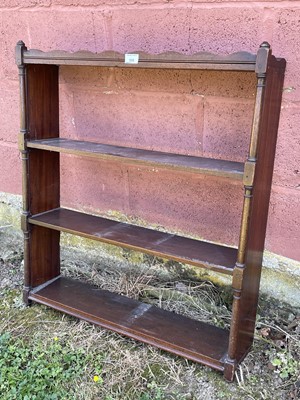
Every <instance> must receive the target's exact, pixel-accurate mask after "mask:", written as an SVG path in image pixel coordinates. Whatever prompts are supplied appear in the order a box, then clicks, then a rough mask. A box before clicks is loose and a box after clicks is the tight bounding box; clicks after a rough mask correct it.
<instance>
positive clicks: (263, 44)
mask: <svg viewBox="0 0 300 400" xmlns="http://www.w3.org/2000/svg"><path fill="white" fill-rule="evenodd" d="M259 47H264V48H267V49H270V48H271V46H270V43H269V42H262V44H261V45H260V46H259Z"/></svg>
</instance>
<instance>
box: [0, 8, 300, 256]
mask: <svg viewBox="0 0 300 400" xmlns="http://www.w3.org/2000/svg"><path fill="white" fill-rule="evenodd" d="M0 35H1V36H0V54H1V58H0V116H1V117H0V119H1V123H0V157H1V158H0V159H1V174H0V191H3V192H8V193H21V173H20V171H21V168H20V160H19V155H18V151H17V132H18V125H19V117H18V115H19V114H18V108H19V105H18V76H17V69H16V67H15V64H14V46H15V44H16V42H17V41H18V40H19V39H22V40H23V41H24V42H25V43H26V45H27V46H28V47H29V48H40V49H43V50H51V49H65V50H71V51H76V50H80V49H86V50H91V51H97V52H100V51H102V50H107V49H113V50H116V51H121V52H125V51H132V50H144V51H148V52H151V53H158V52H162V51H168V50H174V51H179V52H184V53H194V52H198V51H202V50H205V51H212V52H217V53H229V52H235V51H238V50H241V49H242V50H246V51H251V52H256V50H257V48H258V46H259V45H260V43H261V42H262V41H264V40H267V41H269V42H270V43H271V45H272V48H273V53H274V54H275V55H276V56H283V57H285V58H286V59H287V72H286V79H285V84H284V88H285V89H284V94H283V105H282V114H281V121H280V128H279V137H278V147H277V154H276V163H275V173H274V180H273V190H272V197H271V204H270V216H269V224H268V231H267V241H266V247H267V249H268V250H270V251H273V252H275V253H278V254H281V255H284V256H287V257H290V258H294V259H297V260H300V246H299V221H300V162H299V161H300V135H299V131H300V113H299V111H300V87H299V86H300V74H299V70H300V1H260V2H259V1H239V0H235V1H234V0H231V1H226V0H224V1H221V0H220V1H218V0H215V1H214V0H206V1H204V0H203V1H189V2H185V1H176V0H174V1H171V0H169V1H164V0H153V1H149V0H148V1H147V0H140V1H135V0H112V1H108V0H106V1H105V0H102V1H101V0H81V1H80V0H74V1H72V0H40V1H38V0H22V1H21V0H2V1H1V2H0ZM228 77H230V79H228ZM244 77H245V76H244V75H243V76H242V75H240V74H238V73H229V75H228V74H227V75H226V74H225V73H222V72H221V73H216V72H215V73H212V72H206V73H199V72H189V71H182V72H167V71H142V70H139V71H138V72H136V71H135V72H134V73H132V71H130V70H128V69H127V70H117V71H113V70H110V69H105V70H97V69H95V68H89V69H83V68H62V74H61V106H60V107H61V117H60V122H61V131H62V134H63V136H65V137H73V138H82V139H90V140H98V141H102V142H105V143H112V144H116V143H119V144H122V145H125V146H126V145H130V146H138V147H142V148H148V149H158V150H163V151H173V152H179V153H183V154H195V155H197V154H199V155H204V156H208V157H209V156H213V157H220V158H226V159H233V160H244V158H245V154H246V153H247V147H248V138H249V124H250V122H251V111H252V104H253V98H254V90H255V89H254V84H255V82H254V80H253V79H252V77H251V75H246V79H244V80H243V79H242V78H244ZM91 172H92V174H91ZM91 175H92V178H91V177H90V176H91ZM62 182H63V186H62V202H63V204H65V205H68V206H72V207H76V206H77V207H80V208H86V209H95V210H100V211H102V212H115V211H119V212H121V213H125V214H127V215H129V216H131V217H134V218H141V219H143V220H145V221H148V222H149V223H151V224H156V225H160V226H163V227H165V228H168V229H172V230H179V231H181V232H185V233H187V234H195V235H197V236H200V237H204V238H206V239H208V240H216V241H220V242H227V243H232V244H234V243H236V241H237V237H238V225H239V222H240V212H241V204H242V203H241V197H242V196H241V194H242V190H241V187H240V185H239V184H237V183H236V182H230V181H227V180H226V179H211V178H208V177H205V176H194V175H192V174H189V173H183V172H180V173H177V172H176V173H175V174H174V173H172V172H170V171H167V170H163V169H153V168H147V167H137V166H133V165H130V164H123V163H122V164H119V163H112V162H95V161H93V160H88V159H84V160H82V159H74V158H72V157H70V156H65V157H63V158H62ZM224 228H225V229H224Z"/></svg>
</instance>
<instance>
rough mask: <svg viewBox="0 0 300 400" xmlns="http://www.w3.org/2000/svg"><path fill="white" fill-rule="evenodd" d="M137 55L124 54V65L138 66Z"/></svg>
mask: <svg viewBox="0 0 300 400" xmlns="http://www.w3.org/2000/svg"><path fill="white" fill-rule="evenodd" d="M138 62H139V55H138V54H125V64H138Z"/></svg>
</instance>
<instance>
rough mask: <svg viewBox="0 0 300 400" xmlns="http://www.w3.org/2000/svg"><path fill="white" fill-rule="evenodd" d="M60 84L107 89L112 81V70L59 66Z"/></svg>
mask: <svg viewBox="0 0 300 400" xmlns="http://www.w3.org/2000/svg"><path fill="white" fill-rule="evenodd" d="M59 72H60V83H61V84H65V85H76V86H82V87H86V85H89V86H90V87H92V88H108V87H109V86H111V81H113V80H114V69H113V68H97V67H87V66H61V67H60V71H59Z"/></svg>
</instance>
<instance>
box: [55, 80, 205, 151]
mask: <svg viewBox="0 0 300 400" xmlns="http://www.w3.org/2000/svg"><path fill="white" fill-rule="evenodd" d="M70 90H71V89H70ZM72 96H74V97H73V99H72ZM61 103H62V109H64V103H66V107H67V111H66V112H64V110H62V118H61V123H62V127H63V129H62V131H64V129H66V130H65V131H66V132H67V131H68V129H69V128H70V129H72V130H71V135H73V137H77V138H79V139H82V140H94V141H99V142H104V143H109V144H117V145H121V146H129V147H130V146H133V147H139V148H145V149H150V150H160V151H171V152H174V153H183V154H201V151H202V149H201V145H202V136H201V135H202V124H203V122H202V120H203V115H202V109H203V107H202V99H201V98H199V97H196V96H191V95H182V94H179V95H175V94H170V93H151V92H121V91H120V92H116V91H113V90H110V89H109V90H105V91H98V90H92V89H91V88H89V87H87V90H85V91H81V90H75V91H74V92H73V94H71V93H70V94H69V98H66V99H64V98H61ZM72 104H73V105H74V109H73V112H72V113H71V114H70V113H69V111H70V108H71V107H72ZM68 107H69V108H68ZM72 118H73V119H74V120H73V123H72V124H73V128H72V127H71V126H70V121H71V119H72Z"/></svg>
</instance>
